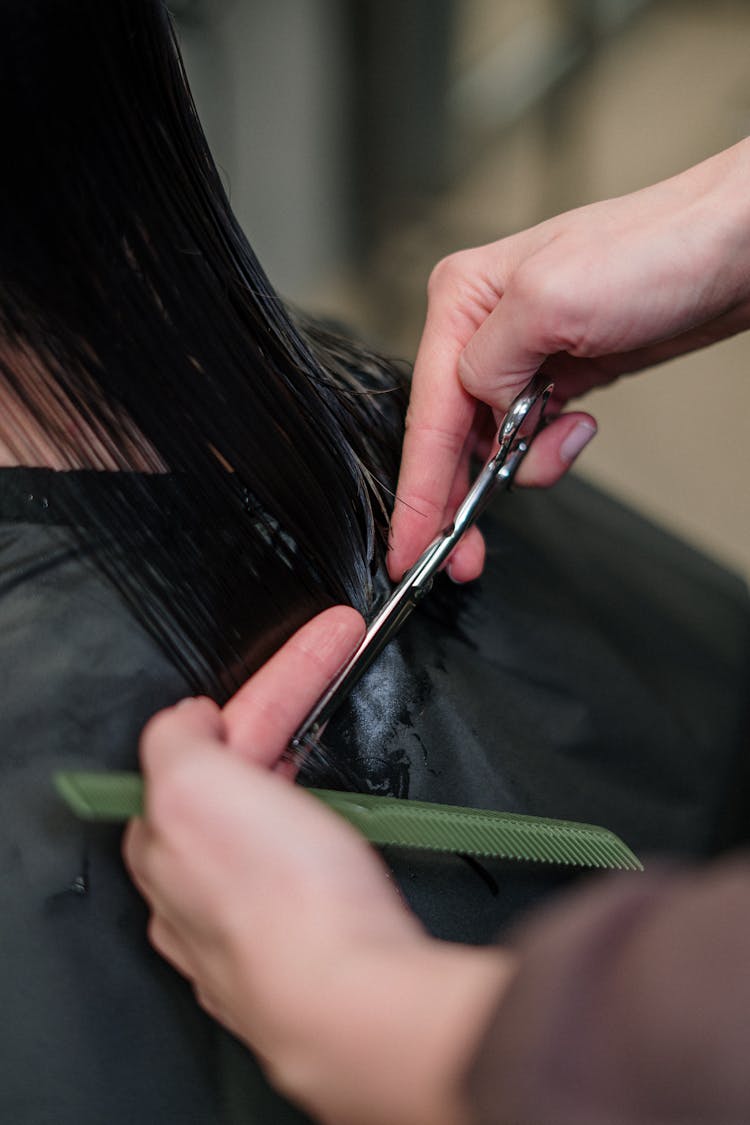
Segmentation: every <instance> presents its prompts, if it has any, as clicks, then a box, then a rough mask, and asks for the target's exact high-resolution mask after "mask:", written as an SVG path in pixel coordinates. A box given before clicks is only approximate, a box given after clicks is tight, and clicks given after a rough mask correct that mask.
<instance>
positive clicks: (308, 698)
mask: <svg viewBox="0 0 750 1125" xmlns="http://www.w3.org/2000/svg"><path fill="white" fill-rule="evenodd" d="M364 631H365V623H364V621H363V620H362V618H361V617H360V615H359V614H358V613H357V612H356V610H354V609H351V608H350V607H349V606H334V607H333V608H332V609H327V610H326V611H325V612H324V613H321V614H318V616H317V617H314V618H313V620H312V621H308V623H307V624H306V625H303V626H302V628H301V629H298V630H297V632H296V633H295V634H294V636H293V637H291V638H290V639H289V640H288V641H287V642H286V644H285V645H284V646H283V647H282V648H280V649H279V651H278V652H277V653H276V654H275V655H274V656H272V657H271V659H270V660H269V661H268V663H267V664H264V665H263V667H262V668H261V669H259V671H257V672H256V673H255V675H254V676H252V677H251V678H250V679H249V680H248V681H247V683H246V684H244V685H243V686H242V687H241V688H240V690H239V691H238V692H237V693H236V694H235V695H233V696H232V698H231V699H230V700H229V702H228V703H227V705H226V706H225V708H224V711H223V715H224V721H225V723H226V729H227V741H228V743H229V746H230V748H231V749H234V750H236V751H238V752H239V753H240V754H242V756H243V757H245V758H248V759H250V760H251V761H253V762H257V763H259V764H260V765H265V766H271V765H273V764H274V763H275V762H276V761H277V759H278V758H279V757H280V755H281V754H282V753H283V751H284V750H285V749H286V746H287V744H288V742H289V741H290V739H291V738H292V737H293V735H294V733H295V731H296V730H297V727H298V726H299V724H300V723H301V722H302V720H303V719H304V718H305V716H306V715H307V713H308V712H309V710H310V708H311V707H312V706H313V705H314V704H315V703H316V701H317V700H318V699H319V697H320V696H321V695H322V694H323V692H324V691H325V689H326V688H327V687H328V685H329V684H330V682H331V681H332V680H333V678H334V676H335V675H336V673H337V672H338V671H339V669H340V668H341V666H342V664H343V663H344V661H345V660H346V659H347V658H348V657H349V656H350V655H351V654H352V652H353V651H354V650H355V648H356V647H357V645H358V644H359V642H360V641H361V639H362V637H363V635H364Z"/></svg>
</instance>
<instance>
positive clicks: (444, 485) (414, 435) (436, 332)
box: [388, 293, 477, 579]
mask: <svg viewBox="0 0 750 1125" xmlns="http://www.w3.org/2000/svg"><path fill="white" fill-rule="evenodd" d="M454 301H455V297H454ZM475 330H476V324H475V323H473V322H472V320H471V319H470V318H469V317H468V316H466V314H464V313H462V312H461V311H460V309H458V308H457V307H456V305H455V304H454V303H453V302H452V301H451V300H450V299H449V296H448V294H443V293H440V294H438V295H436V296H434V297H432V296H431V298H430V301H429V304H428V311H427V319H426V322H425V327H424V332H423V335H422V340H421V342H420V345H419V351H418V353H417V358H416V362H415V364H414V376H413V380H412V388H411V396H410V400H409V411H408V414H407V419H406V434H405V437H404V448H403V453H402V457H401V469H400V472H399V479H398V485H397V488H396V503H395V506H394V509H393V517H392V521H391V541H390V548H389V553H388V569H389V571H390V574H391V577H392V578H394V579H399V578H400V577H401V576H402V574H403V573H404V572H405V571H406V570H407V569H408V568H409V567H410V566H411V565H412V563H413V562H414V561H415V560H416V558H417V557H418V555H419V554H420V552H421V551H422V550H423V549H424V548H425V547H426V546H427V544H428V543H429V542H430V540H431V539H432V538H433V537H434V536H435V535H436V534H437V533H438V531H440V530H441V528H442V526H443V524H444V522H445V510H446V505H447V503H448V498H449V496H450V492H451V487H452V485H453V481H454V479H455V476H456V470H457V468H458V464H459V462H460V460H461V455H462V453H463V449H464V445H465V443H466V440H467V438H468V436H469V433H470V431H471V426H472V421H473V418H474V413H475V410H476V405H477V404H476V401H475V399H473V398H472V397H471V395H470V394H469V393H468V391H466V390H465V389H464V387H463V386H462V384H461V382H460V381H459V378H458V357H459V356H460V354H461V352H462V350H463V348H464V346H465V344H466V343H467V341H468V340H469V339H470V338H471V336H472V334H473V332H474V331H475Z"/></svg>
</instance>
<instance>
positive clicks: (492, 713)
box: [0, 470, 750, 1125]
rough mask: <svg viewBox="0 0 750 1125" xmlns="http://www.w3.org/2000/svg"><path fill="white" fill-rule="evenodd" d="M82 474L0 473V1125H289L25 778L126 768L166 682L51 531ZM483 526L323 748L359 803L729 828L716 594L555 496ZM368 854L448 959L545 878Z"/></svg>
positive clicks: (585, 506) (698, 847)
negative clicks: (484, 547)
mask: <svg viewBox="0 0 750 1125" xmlns="http://www.w3.org/2000/svg"><path fill="white" fill-rule="evenodd" d="M95 476H96V478H97V479H96V481H95V483H93V484H92V481H93V477H92V475H91V474H73V475H66V478H65V479H62V478H60V477H52V476H50V474H45V473H44V471H35V470H31V471H29V470H3V471H2V472H0V676H1V679H2V685H3V687H2V690H3V703H2V714H1V716H0V735H1V742H0V745H2V758H1V759H0V762H1V763H2V764H1V766H0V768H1V769H2V783H1V784H0V809H1V817H0V876H1V879H2V903H1V907H2V924H1V925H2V930H1V935H0V943H1V952H2V956H1V957H0V974H1V975H2V980H1V981H0V996H2V1002H3V1023H2V1028H3V1030H2V1042H1V1043H0V1121H3V1122H4V1121H8V1122H11V1121H12V1122H14V1123H19V1125H25V1123H29V1125H46V1123H48V1122H49V1123H50V1125H52V1123H53V1122H54V1125H74V1123H75V1125H99V1123H100V1122H102V1121H106V1122H108V1123H111V1125H120V1123H122V1125H125V1123H128V1125H130V1123H132V1122H133V1121H136V1120H137V1121H139V1122H142V1123H144V1125H151V1123H153V1125H157V1123H159V1125H162V1123H163V1125H173V1123H174V1125H176V1123H178V1122H179V1123H180V1125H192V1123H196V1125H198V1123H199V1122H200V1125H211V1123H216V1125H228V1123H232V1122H235V1121H237V1122H239V1121H243V1122H248V1121H255V1122H259V1123H262V1125H273V1123H278V1125H282V1123H286V1122H292V1121H297V1120H299V1117H298V1115H297V1114H296V1112H295V1111H293V1110H291V1109H290V1108H288V1107H286V1106H284V1104H283V1103H282V1102H281V1101H280V1100H279V1099H277V1098H276V1097H275V1096H274V1095H273V1094H271V1093H270V1092H269V1091H268V1090H267V1088H266V1087H265V1084H264V1083H263V1082H262V1081H261V1079H260V1078H259V1075H258V1071H257V1068H256V1067H255V1064H254V1063H252V1061H251V1060H250V1059H249V1057H248V1056H247V1054H246V1053H245V1052H244V1051H243V1050H242V1049H241V1048H240V1047H239V1045H237V1044H236V1043H234V1042H233V1041H232V1040H231V1039H230V1038H229V1037H228V1036H226V1035H224V1033H222V1032H220V1031H219V1030H218V1029H217V1028H216V1027H215V1026H214V1025H213V1024H212V1023H211V1021H210V1020H208V1019H207V1018H206V1017H204V1016H203V1015H202V1014H201V1013H200V1012H199V1011H198V1009H197V1007H196V1006H195V1004H194V1002H193V1000H192V997H191V995H190V992H189V989H188V988H187V987H186V986H185V985H184V984H183V983H182V982H181V981H180V980H179V979H178V978H177V976H176V975H175V974H173V973H172V972H171V970H169V969H168V968H167V966H166V965H164V964H162V963H161V962H160V960H159V958H158V957H157V956H156V955H155V954H153V953H152V952H151V951H150V950H149V948H148V946H147V944H146V941H145V936H144V922H145V911H144V909H143V907H142V905H141V903H140V900H139V899H138V896H137V894H136V893H135V891H134V890H133V889H132V888H131V887H130V885H129V883H128V881H127V878H126V876H125V875H124V873H123V870H122V866H121V863H120V859H119V832H117V831H114V830H111V829H106V828H93V829H92V828H91V827H89V828H86V827H85V826H82V825H81V824H80V823H78V822H76V821H75V820H74V819H73V818H72V817H71V816H69V814H68V813H67V812H66V811H65V809H63V808H62V807H61V805H60V804H59V802H58V801H57V799H56V797H55V795H54V792H53V790H52V787H51V784H50V776H51V774H52V772H53V770H55V769H59V768H63V767H65V766H79V767H80V766H92V767H102V768H107V767H110V768H132V767H133V766H134V765H135V762H136V741H137V734H138V731H139V728H140V727H141V726H142V724H143V721H144V720H145V719H146V718H147V717H148V716H149V715H150V714H151V713H152V712H153V711H154V710H156V709H157V708H158V707H161V706H163V705H166V704H168V703H170V702H172V701H174V700H175V699H177V698H178V697H180V696H181V695H183V694H184V693H185V692H186V685H185V683H184V682H183V681H182V680H181V678H180V676H179V675H178V674H177V673H176V672H175V671H174V669H173V668H172V667H171V665H170V664H169V663H168V661H167V659H166V657H164V656H163V654H162V653H161V652H160V650H159V648H158V647H157V646H156V645H155V643H154V642H153V641H152V639H151V638H150V637H149V636H148V635H147V634H146V633H145V632H144V631H143V630H142V629H141V627H140V626H138V625H137V624H136V623H135V621H134V619H133V618H132V616H131V614H130V613H129V611H128V610H127V608H126V607H125V606H124V605H123V604H122V603H121V602H120V600H119V599H118V596H117V595H116V594H115V593H114V592H113V591H112V590H111V589H110V588H109V587H108V586H107V585H106V584H105V583H104V581H103V580H102V579H100V578H99V576H98V575H97V574H96V573H95V572H94V571H93V569H92V568H91V566H90V564H89V563H88V562H87V559H86V557H85V552H84V551H83V550H82V549H81V547H80V546H79V545H78V544H77V542H76V540H75V539H74V538H73V537H72V536H71V533H70V531H69V530H68V529H66V528H65V527H61V526H59V525H58V523H57V522H56V520H57V518H58V515H57V512H58V506H57V502H56V493H57V490H58V489H59V488H61V487H65V488H71V487H75V488H81V489H86V488H87V487H98V488H106V487H108V486H109V483H110V482H111V481H112V480H113V479H114V478H108V477H106V476H103V475H102V474H96V475H95ZM141 486H142V482H141ZM148 487H153V488H154V489H159V488H162V489H163V488H164V482H163V481H159V480H158V478H154V481H153V484H152V485H149V486H148ZM486 531H487V534H488V544H489V557H488V565H487V571H486V574H485V576H484V578H483V579H482V580H481V582H480V583H478V584H476V585H475V586H472V587H470V588H466V589H458V590H456V589H454V588H453V587H450V586H449V584H448V583H447V582H446V583H445V584H444V588H443V589H442V590H437V591H436V593H435V596H434V597H433V598H432V599H431V600H430V602H429V603H428V604H425V605H424V606H423V607H422V609H421V610H420V611H419V612H418V614H417V615H416V616H415V617H414V618H413V619H412V621H411V622H410V623H409V625H408V627H407V629H406V631H405V632H404V634H403V636H402V637H401V638H400V639H399V640H398V642H397V643H395V644H394V645H392V646H391V648H390V649H389V650H388V651H387V652H386V653H385V654H384V655H383V657H382V659H381V662H380V664H379V665H377V666H376V667H375V668H374V669H372V671H371V672H370V673H369V676H368V678H367V680H366V681H365V683H364V684H363V685H362V686H361V688H360V690H359V691H358V693H357V696H356V697H355V699H354V700H353V701H352V704H351V706H350V707H349V708H348V710H347V712H346V713H345V714H342V715H341V716H340V719H339V721H338V723H337V725H336V730H335V731H334V732H333V733H332V735H331V739H330V749H331V752H332V754H333V755H334V756H336V755H339V756H341V757H342V758H345V759H346V760H347V762H348V764H349V767H350V768H355V767H356V768H357V769H359V770H360V772H361V773H362V774H363V775H364V777H365V779H366V780H367V782H368V784H369V786H370V787H371V788H372V789H374V790H376V791H395V792H400V793H401V794H402V795H410V796H413V797H418V798H425V799H430V800H438V801H450V802H453V803H460V804H474V805H481V806H486V807H495V808H504V809H510V810H516V811H525V812H532V813H538V814H541V815H552V816H559V817H571V818H576V819H583V820H588V821H595V822H598V823H602V824H605V825H607V826H608V827H610V828H612V829H614V830H615V831H617V832H619V833H620V834H621V835H622V836H623V837H624V838H625V839H626V840H627V842H628V843H629V844H630V845H631V846H632V847H633V848H634V849H635V850H636V851H638V852H640V853H649V852H652V851H660V852H671V853H680V854H688V855H693V856H701V855H705V854H709V853H710V852H711V851H713V850H714V849H715V848H716V847H717V846H718V845H719V844H725V843H727V844H728V843H730V842H734V840H735V839H739V838H741V835H742V833H741V831H740V829H739V828H738V826H740V825H742V824H743V822H744V824H745V825H747V823H748V820H747V812H748V809H747V791H746V788H745V784H744V781H743V778H742V770H743V756H742V749H743V746H744V741H743V740H744V737H745V731H744V721H745V714H744V706H745V695H746V684H747V672H748V661H749V659H750V624H749V622H750V615H749V613H748V602H747V597H746V593H745V590H744V587H743V586H742V584H741V583H740V582H739V581H738V580H736V579H734V578H733V577H731V576H730V575H728V574H726V573H725V572H724V571H722V570H721V569H720V568H718V567H716V566H715V565H713V564H712V563H710V562H708V561H706V560H705V559H703V558H702V557H700V556H698V555H696V554H695V553H693V552H691V551H689V550H688V549H687V548H685V547H684V546H683V545H681V544H679V543H677V542H676V541H674V540H673V539H671V538H670V537H668V536H666V535H664V534H663V533H662V532H660V531H658V530H657V529H655V528H653V527H652V526H650V525H648V524H646V523H644V522H643V521H641V520H640V519H637V518H636V517H634V516H633V515H632V514H630V513H628V512H627V511H625V510H623V509H622V508H620V507H619V506H617V505H615V504H613V503H612V502H611V501H609V500H608V499H607V498H605V497H603V496H602V495H600V494H599V493H597V492H594V491H592V490H591V489H589V488H587V487H585V486H584V485H582V484H581V483H580V482H576V481H568V482H566V483H565V484H563V485H561V486H559V487H558V488H556V489H555V490H554V491H553V492H552V493H549V494H542V493H534V494H516V495H513V496H509V497H502V498H501V500H500V502H499V503H498V504H497V506H496V508H495V510H494V511H493V512H491V513H490V514H489V516H488V519H487V521H486ZM388 859H389V861H390V862H392V864H393V867H394V869H395V871H396V873H397V876H398V878H399V879H400V881H401V883H402V886H403V888H404V891H405V894H406V895H407V897H408V898H409V900H410V901H411V902H412V903H413V905H414V906H415V908H416V909H417V910H418V912H419V913H420V915H421V916H422V917H423V918H424V919H425V921H426V923H427V924H428V926H429V927H430V929H431V930H432V931H433V932H434V933H436V934H438V935H440V936H444V937H449V938H457V939H460V940H466V941H484V940H489V939H491V938H492V937H493V936H494V935H495V934H496V933H497V932H498V930H499V929H501V928H502V927H503V926H504V925H505V924H506V923H507V922H508V921H509V920H510V919H511V918H515V917H517V916H518V915H519V914H520V913H522V912H523V911H524V910H525V909H526V908H527V907H528V906H529V905H530V904H532V903H533V902H535V901H537V900H538V899H540V898H542V897H544V896H545V895H546V894H547V893H548V891H549V890H550V889H551V888H552V887H554V886H557V885H559V883H560V882H562V881H565V880H566V879H568V878H570V876H569V875H564V874H563V875H561V874H560V873H558V872H555V871H550V870H549V869H547V870H532V869H525V868H522V867H520V866H518V865H512V864H501V863H497V864H486V865H483V866H482V867H481V868H480V867H478V866H477V865H475V864H470V863H468V862H466V861H464V860H461V859H458V858H449V857H435V856H432V857H425V856H422V855H418V854H416V853H399V854H397V855H396V854H393V855H389V856H388ZM299 956H300V957H302V958H304V945H303V944H301V945H300V950H299Z"/></svg>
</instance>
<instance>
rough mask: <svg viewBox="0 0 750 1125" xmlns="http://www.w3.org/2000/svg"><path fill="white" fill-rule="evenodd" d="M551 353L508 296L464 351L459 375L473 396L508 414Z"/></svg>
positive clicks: (459, 362) (502, 299) (494, 310)
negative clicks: (516, 399)
mask: <svg viewBox="0 0 750 1125" xmlns="http://www.w3.org/2000/svg"><path fill="white" fill-rule="evenodd" d="M551 350H552V349H551V348H550V349H548V348H546V347H545V346H544V344H543V343H542V342H540V341H539V340H537V339H535V338H534V335H533V334H531V333H530V332H529V330H528V329H527V327H526V317H524V316H523V315H522V314H521V312H520V310H519V307H518V302H516V301H514V300H513V298H512V297H511V296H510V295H509V294H508V293H506V294H505V295H504V296H503V297H501V298H500V301H499V302H498V304H497V305H496V307H495V308H494V309H493V310H492V312H491V313H490V315H489V316H488V317H487V318H486V320H485V321H483V323H482V324H481V326H480V327H479V328H478V329H477V331H476V332H475V333H474V335H473V336H472V337H471V339H470V340H469V342H468V344H467V345H466V347H465V348H464V350H463V351H462V352H461V355H460V356H459V360H458V376H459V379H460V380H461V383H462V384H463V386H464V388H465V390H466V391H468V393H469V394H470V395H472V396H473V397H474V398H477V399H479V400H480V402H485V403H487V405H488V406H491V407H492V408H493V409H495V410H501V411H504V410H507V408H508V407H509V406H510V404H511V402H512V401H513V399H514V398H515V397H516V396H517V395H518V394H520V392H521V391H522V390H523V388H524V387H525V386H526V384H527V383H528V381H529V379H531V377H532V375H534V374H535V373H536V372H537V371H538V370H539V368H540V367H541V365H542V364H543V363H544V361H545V359H546V358H547V355H548V354H549V352H550V351H551Z"/></svg>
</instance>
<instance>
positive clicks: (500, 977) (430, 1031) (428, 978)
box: [268, 938, 515, 1125]
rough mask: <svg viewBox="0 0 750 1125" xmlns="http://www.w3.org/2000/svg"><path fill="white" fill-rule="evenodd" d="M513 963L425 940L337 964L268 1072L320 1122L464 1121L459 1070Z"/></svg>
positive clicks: (456, 1124) (430, 1124)
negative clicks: (326, 990)
mask: <svg viewBox="0 0 750 1125" xmlns="http://www.w3.org/2000/svg"><path fill="white" fill-rule="evenodd" d="M514 964H515V962H514V959H513V958H512V957H511V956H510V955H509V954H505V953H502V952H501V951H499V950H496V949H475V948H470V947H463V946H457V945H451V944H448V943H444V942H438V941H434V940H432V939H429V938H421V939H420V940H419V941H417V942H414V943H413V944H412V945H410V946H409V947H408V948H404V947H401V946H399V947H398V948H392V949H391V948H384V949H381V950H378V951H377V952H373V953H367V952H360V953H357V954H355V955H353V956H352V957H350V958H348V959H343V960H340V961H339V965H340V968H339V969H337V972H336V976H335V980H336V983H335V986H334V987H332V988H331V989H330V994H329V996H328V999H327V1001H326V998H322V999H321V998H320V997H319V998H318V1004H317V1006H316V1010H314V1011H311V1013H310V1020H309V1023H308V1021H307V1020H306V1018H305V1016H304V1013H302V1014H300V1013H299V1012H297V1013H295V1019H294V1025H293V1026H291V1024H290V1028H289V1033H288V1036H287V1037H286V1041H283V1042H281V1043H280V1044H279V1047H278V1050H277V1054H276V1058H275V1059H271V1060H268V1061H269V1062H270V1070H271V1076H272V1078H273V1080H274V1081H275V1082H276V1083H277V1084H278V1085H279V1086H280V1088H281V1089H282V1090H283V1091H284V1092H285V1093H287V1094H288V1095H289V1096H290V1097H292V1098H293V1099H295V1100H296V1101H298V1102H299V1103H300V1104H302V1105H303V1106H304V1107H305V1108H306V1109H307V1110H308V1111H309V1112H311V1113H312V1114H313V1116H315V1117H316V1119H319V1120H320V1121H321V1122H324V1123H325V1125H394V1123H396V1122H398V1125H468V1122H469V1120H470V1117H469V1114H468V1111H467V1108H466V1104H465V1096H464V1089H463V1087H464V1081H463V1078H464V1074H465V1072H466V1070H467V1069H468V1066H469V1063H470V1059H471V1057H472V1055H473V1053H474V1052H475V1051H476V1049H477V1044H478V1042H479V1040H480V1038H481V1035H482V1032H483V1029H484V1028H485V1026H486V1024H487V1021H488V1019H489V1017H490V1015H491V1013H492V1011H493V1010H494V1008H495V1006H496V1005H497V1003H498V1000H499V998H500V996H501V995H502V992H503V991H504V989H505V988H506V987H507V984H508V982H509V981H510V979H511V978H512V975H513V971H514Z"/></svg>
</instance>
